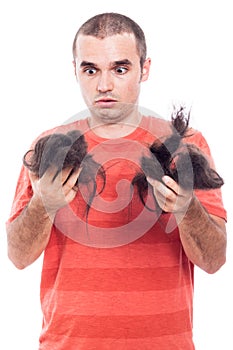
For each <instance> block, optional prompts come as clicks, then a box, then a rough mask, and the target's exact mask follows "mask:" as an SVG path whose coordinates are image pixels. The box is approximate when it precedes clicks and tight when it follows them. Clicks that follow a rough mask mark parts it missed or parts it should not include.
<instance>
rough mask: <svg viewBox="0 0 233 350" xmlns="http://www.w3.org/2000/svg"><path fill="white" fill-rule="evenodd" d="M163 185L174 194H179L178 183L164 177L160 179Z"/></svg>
mask: <svg viewBox="0 0 233 350" xmlns="http://www.w3.org/2000/svg"><path fill="white" fill-rule="evenodd" d="M162 181H163V183H164V184H165V185H166V186H167V187H168V188H169V189H170V190H172V191H173V192H174V193H175V194H178V193H179V192H180V186H179V185H178V183H177V182H176V181H175V180H173V179H172V178H171V177H170V176H167V175H164V176H163V177H162Z"/></svg>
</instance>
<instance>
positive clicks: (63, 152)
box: [23, 130, 105, 212]
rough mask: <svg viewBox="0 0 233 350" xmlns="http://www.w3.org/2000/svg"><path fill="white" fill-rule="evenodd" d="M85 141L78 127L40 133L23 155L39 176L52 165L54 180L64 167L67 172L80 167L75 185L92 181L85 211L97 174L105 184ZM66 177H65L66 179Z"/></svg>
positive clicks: (88, 205) (93, 192)
mask: <svg viewBox="0 0 233 350" xmlns="http://www.w3.org/2000/svg"><path fill="white" fill-rule="evenodd" d="M87 147H88V146H87V143H86V141H85V138H84V135H82V134H81V132H80V131H79V130H73V131H69V132H68V133H67V134H63V133H54V134H51V135H46V136H44V137H41V138H40V139H38V141H37V142H36V144H35V146H34V148H33V149H30V150H29V151H28V152H26V153H25V155H24V156H23V164H24V165H25V166H26V167H27V168H28V169H29V170H30V171H31V172H33V173H35V174H36V175H37V176H38V177H39V178H41V177H42V176H43V175H44V174H45V172H46V171H47V170H48V169H49V168H50V167H52V166H53V167H55V168H56V172H55V174H54V177H53V181H54V180H55V179H56V177H57V176H58V174H59V173H60V172H61V171H62V170H63V169H70V173H69V176H68V178H67V180H68V179H69V178H70V176H71V175H72V174H73V172H74V171H76V170H77V169H79V168H80V167H81V172H80V174H79V177H78V179H77V181H76V183H75V185H74V187H73V188H74V189H76V190H77V189H78V186H79V184H86V185H87V184H89V183H92V191H91V194H90V198H89V201H88V203H87V212H88V211H89V208H90V205H91V202H92V200H93V198H94V196H95V195H96V194H97V186H96V176H100V177H101V178H102V183H103V186H102V188H101V190H100V192H101V191H102V190H103V188H104V184H105V173H104V170H103V168H102V167H101V166H100V164H98V163H97V162H96V161H95V160H94V159H93V158H92V155H90V154H88V153H87ZM67 180H66V181H67Z"/></svg>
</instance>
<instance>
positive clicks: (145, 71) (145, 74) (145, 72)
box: [141, 58, 151, 81]
mask: <svg viewBox="0 0 233 350" xmlns="http://www.w3.org/2000/svg"><path fill="white" fill-rule="evenodd" d="M150 65H151V59H150V58H147V59H146V60H145V62H144V64H143V68H142V75H141V81H146V80H147V79H148V77H149V72H150Z"/></svg>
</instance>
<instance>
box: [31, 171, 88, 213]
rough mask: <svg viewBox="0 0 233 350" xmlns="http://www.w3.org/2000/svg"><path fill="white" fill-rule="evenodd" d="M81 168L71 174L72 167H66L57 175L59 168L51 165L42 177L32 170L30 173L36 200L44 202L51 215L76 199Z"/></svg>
mask: <svg viewBox="0 0 233 350" xmlns="http://www.w3.org/2000/svg"><path fill="white" fill-rule="evenodd" d="M81 170H82V169H81V168H79V169H77V170H75V171H74V172H73V173H72V174H71V175H70V173H71V171H72V169H64V170H62V171H61V172H60V173H59V174H58V175H57V176H56V177H55V174H56V172H57V169H56V168H55V167H51V168H49V169H48V170H47V171H46V172H45V173H44V175H43V176H42V177H41V178H39V177H38V176H37V175H35V174H33V173H32V172H30V173H29V177H30V181H31V184H32V189H33V197H34V200H39V202H40V201H41V202H42V204H43V206H44V207H45V209H46V211H47V213H48V215H49V216H50V215H55V214H56V212H57V211H58V210H59V209H60V208H62V207H64V206H66V205H67V204H68V203H69V202H71V201H72V200H73V199H74V197H75V195H76V192H77V191H76V190H75V184H76V182H77V179H78V177H79V174H80V172H81ZM54 177H55V178H54Z"/></svg>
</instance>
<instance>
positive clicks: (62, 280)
mask: <svg viewBox="0 0 233 350" xmlns="http://www.w3.org/2000/svg"><path fill="white" fill-rule="evenodd" d="M186 269H187V267H186ZM178 277H179V278H178ZM55 281H56V285H55V287H56V288H57V289H59V290H63V291H125V292H127V291H147V290H166V289H174V288H176V287H178V286H179V287H181V286H183V285H185V284H187V283H190V275H189V272H188V269H187V271H185V266H183V268H182V266H180V267H178V266H175V267H165V268H131V269H127V268H123V269H121V268H116V269H111V268H109V269H100V268H96V269H95V268H91V269H84V268H77V269H62V268H60V269H59V270H58V271H57V269H46V270H44V271H43V275H42V280H41V287H42V288H50V287H54V283H55Z"/></svg>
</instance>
